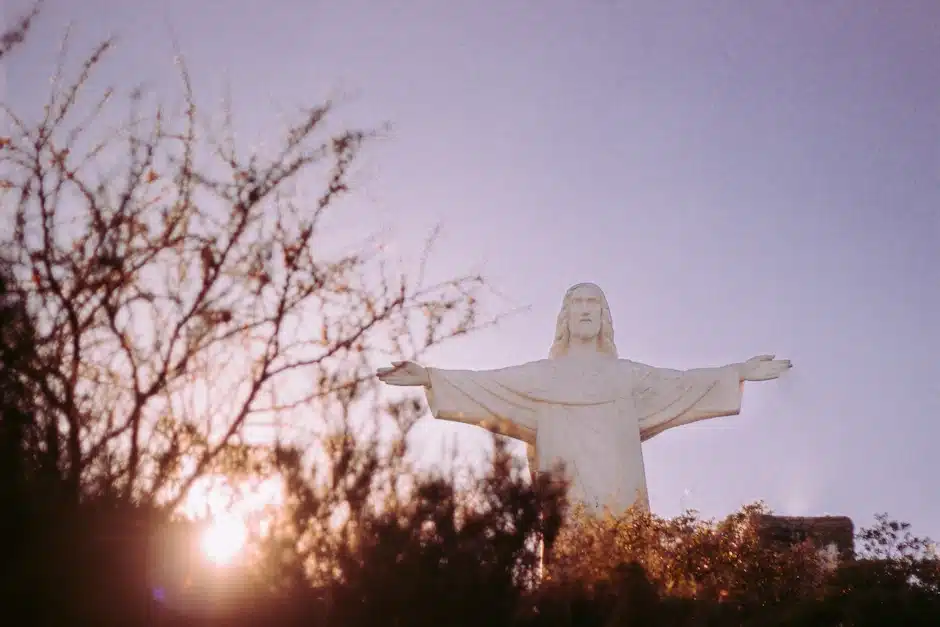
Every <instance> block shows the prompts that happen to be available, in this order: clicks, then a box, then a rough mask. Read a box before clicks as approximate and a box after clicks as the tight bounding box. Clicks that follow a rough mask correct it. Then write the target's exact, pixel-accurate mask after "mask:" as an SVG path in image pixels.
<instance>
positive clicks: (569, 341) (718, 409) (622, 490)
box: [377, 283, 790, 514]
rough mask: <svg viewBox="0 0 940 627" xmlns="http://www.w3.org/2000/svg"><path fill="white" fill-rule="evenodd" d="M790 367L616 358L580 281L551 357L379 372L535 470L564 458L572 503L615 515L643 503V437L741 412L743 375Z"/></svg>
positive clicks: (758, 377)
mask: <svg viewBox="0 0 940 627" xmlns="http://www.w3.org/2000/svg"><path fill="white" fill-rule="evenodd" d="M788 368H790V362H789V361H788V360H775V359H774V357H773V355H761V356H759V357H754V358H753V359H750V360H748V361H746V362H745V363H741V364H732V365H730V366H723V367H720V368H698V369H694V370H685V371H680V370H668V369H665V368H654V367H652V366H647V365H644V364H641V363H637V362H633V361H629V360H626V359H618V357H617V347H616V346H615V345H614V329H613V324H612V321H611V316H610V308H609V306H608V304H607V299H606V297H605V296H604V293H603V291H601V289H600V288H599V287H598V286H596V285H594V284H592V283H580V284H578V285H575V286H573V287H572V288H570V289H569V290H568V292H567V293H566V294H565V298H564V301H563V304H562V309H561V312H560V313H559V314H558V324H557V328H556V331H555V342H554V344H553V345H552V348H551V351H550V353H549V358H548V359H543V360H540V361H534V362H530V363H527V364H522V365H520V366H511V367H509V368H501V369H498V370H484V371H473V370H440V369H437V368H424V367H422V366H420V365H418V364H416V363H414V362H396V363H395V364H394V365H393V366H392V367H390V368H381V369H379V371H378V373H377V374H378V377H379V379H381V380H382V381H384V382H385V383H388V384H391V385H404V386H419V385H420V386H423V387H424V389H425V392H426V394H427V398H428V403H429V405H430V407H431V412H432V413H433V414H434V416H435V417H436V418H440V419H443V420H456V421H458V422H465V423H468V424H473V425H478V426H481V427H483V428H484V429H488V430H490V431H493V432H495V433H500V434H503V435H508V436H511V437H514V438H517V439H520V440H523V441H525V442H526V443H527V444H528V445H529V450H530V455H529V463H530V466H531V467H533V468H535V469H537V470H539V471H546V470H550V469H552V468H553V467H555V465H556V464H557V463H558V462H562V463H563V464H564V466H565V470H566V472H567V475H568V479H569V481H570V487H569V492H568V495H569V498H570V499H571V500H572V501H574V502H578V501H580V502H582V503H584V505H585V506H586V507H588V508H589V509H592V510H593V511H595V512H597V513H600V512H601V511H602V510H603V508H605V507H607V508H609V509H610V511H611V512H612V513H615V514H616V513H621V512H623V511H624V510H626V509H627V508H629V507H631V506H636V507H638V508H642V509H645V510H648V509H649V496H648V494H647V488H646V473H645V471H644V468H643V451H642V448H641V446H640V443H641V442H644V441H646V440H648V439H650V438H651V437H653V436H654V435H657V434H659V433H662V432H663V431H665V430H666V429H671V428H673V427H678V426H680V425H684V424H689V423H690V422H695V421H697V420H706V419H708V418H716V417H719V416H732V415H736V414H738V413H739V412H740V410H741V394H742V389H743V382H744V381H766V380H769V379H776V378H777V377H778V376H780V374H781V373H783V372H784V371H785V370H787V369H788ZM533 446H534V455H533V454H532V450H533Z"/></svg>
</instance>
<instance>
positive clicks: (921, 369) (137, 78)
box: [6, 0, 940, 536]
mask: <svg viewBox="0 0 940 627" xmlns="http://www.w3.org/2000/svg"><path fill="white" fill-rule="evenodd" d="M11 1H12V4H11V6H12V7H13V8H14V9H16V8H18V7H22V6H24V5H25V4H26V3H27V0H7V2H8V3H10V2H11ZM47 4H48V5H49V6H48V7H47V12H46V14H45V15H44V17H43V18H42V19H41V21H40V22H39V23H38V25H37V28H36V31H35V32H34V34H33V38H32V40H31V41H30V42H29V44H28V45H27V46H26V47H24V48H23V49H22V50H21V51H20V52H19V54H17V55H16V56H15V57H14V58H13V59H12V61H11V63H10V64H9V66H8V67H7V76H6V89H7V98H8V99H10V100H11V101H12V102H13V103H14V105H16V106H17V107H18V108H20V107H30V106H33V103H35V102H37V101H38V99H39V98H40V97H41V96H43V95H44V94H45V93H46V91H47V90H48V78H49V76H50V74H51V68H52V63H53V59H54V57H55V54H56V51H57V42H58V40H59V39H60V37H61V35H62V33H63V29H64V27H65V25H66V23H67V22H68V21H72V20H74V21H75V29H76V30H75V32H74V42H75V45H76V46H79V47H81V46H84V47H87V46H89V45H90V44H92V43H93V42H95V41H97V40H98V39H99V38H100V37H102V36H104V35H107V34H110V33H116V34H118V35H120V36H121V38H122V40H121V46H120V48H119V50H118V52H117V54H115V55H114V56H113V57H112V58H111V60H110V62H109V63H108V64H107V66H106V69H105V71H103V72H102V74H101V75H99V82H98V84H101V85H104V84H116V85H121V86H125V87H127V88H129V87H130V86H131V85H132V84H134V83H144V84H145V85H146V86H148V87H150V88H152V89H153V90H155V91H156V92H157V93H159V94H162V95H163V99H164V100H167V101H172V100H173V98H174V97H176V95H178V93H179V90H178V84H177V83H176V79H175V70H174V67H173V64H172V56H173V52H174V51H173V48H172V45H171V37H170V35H171V33H172V34H173V35H175V37H176V38H177V39H178V41H179V43H180V46H181V48H182V51H183V53H184V54H185V56H186V58H187V61H188V63H189V66H190V68H191V70H192V72H193V75H194V79H195V82H196V86H197V89H198V91H199V97H200V99H201V100H202V101H203V102H208V103H212V102H215V99H216V98H219V97H221V96H222V95H223V93H224V88H225V86H226V83H228V84H230V85H231V91H232V94H233V96H234V102H235V111H236V116H237V122H238V124H239V128H240V129H241V130H243V131H244V133H245V135H246V136H248V137H256V136H260V135H262V134H263V133H264V132H265V131H266V130H276V129H277V128H278V126H277V124H278V116H279V115H280V114H281V112H285V111H290V110H292V108H293V107H296V106H298V105H304V104H316V103H319V102H320V101H322V100H323V99H324V98H325V97H328V96H331V95H336V94H344V95H345V100H344V103H343V105H342V107H341V109H340V110H339V117H338V120H339V121H341V122H348V123H357V124H377V123H381V122H385V121H389V122H391V123H393V125H394V128H393V132H392V135H391V138H390V140H388V141H383V142H380V143H377V144H376V145H375V146H374V147H373V148H372V149H371V150H370V151H368V152H367V154H366V156H365V160H364V161H363V168H362V171H361V172H360V175H359V179H358V182H359V184H360V189H359V194H358V196H357V197H356V198H357V200H356V201H355V203H353V204H354V205H355V208H354V210H355V211H356V212H358V214H357V215H358V216H359V217H360V222H358V224H361V223H362V222H361V217H362V216H363V215H365V216H368V217H369V219H371V220H373V221H374V222H372V224H374V227H373V228H372V229H371V230H376V229H378V228H380V227H385V226H389V227H394V230H395V237H396V239H397V240H398V241H399V246H400V247H401V248H402V249H403V250H407V249H408V248H409V247H410V246H412V245H413V243H415V242H419V241H421V240H423V238H424V237H425V236H426V235H427V233H428V231H429V230H430V229H431V228H432V227H433V226H434V225H435V224H438V223H440V224H441V225H442V227H443V228H444V233H443V236H442V238H441V239H440V240H439V244H438V247H437V254H436V256H435V259H436V261H437V264H438V265H437V267H436V272H437V273H438V274H439V275H440V276H441V277H446V276H448V275H453V274H457V273H460V272H463V271H466V270H468V269H475V268H482V270H483V271H484V272H485V274H486V275H487V276H488V277H489V278H490V279H491V281H492V282H493V285H494V286H495V287H497V288H498V289H499V290H500V291H502V292H504V293H506V294H508V295H510V296H511V300H508V301H506V302H505V303H498V305H500V304H501V305H507V306H531V308H530V309H529V310H528V311H527V312H525V313H522V314H519V315H517V316H516V317H514V318H511V319H509V320H508V321H506V322H505V323H504V324H502V325H501V326H500V327H498V328H496V329H493V330H488V331H486V332H483V333H480V334H477V335H474V336H472V337H469V338H466V339H464V340H461V341H460V342H455V343H452V344H450V345H448V346H447V347H445V348H442V349H440V350H439V351H437V352H436V353H435V354H434V360H433V364H432V365H437V366H440V367H470V368H489V367H498V366H504V365H510V364H514V363H521V362H524V361H529V360H534V359H539V358H542V357H544V356H545V354H546V352H547V350H548V347H549V344H550V342H551V336H552V332H553V326H554V318H555V315H556V313H557V309H558V307H559V305H560V299H561V296H562V294H563V292H564V290H565V289H566V288H567V287H568V286H569V285H571V284H572V283H575V282H578V281H596V282H597V283H599V284H600V285H601V286H602V287H603V288H604V289H605V291H606V293H607V296H608V298H609V300H610V304H611V307H612V310H613V315H614V324H615V329H616V333H617V336H616V337H617V343H618V347H619V350H620V354H621V356H623V357H627V358H630V359H635V360H639V361H643V362H645V363H650V364H653V365H661V366H667V367H674V368H689V367H696V366H706V365H721V364H723V363H730V362H733V361H740V360H744V359H746V358H748V357H751V356H753V355H756V354H760V353H765V352H775V353H777V354H778V355H780V356H781V357H787V358H790V359H792V360H793V361H794V363H795V368H794V370H793V371H792V372H791V373H790V376H788V377H787V378H786V379H785V380H781V381H777V382H771V383H761V384H750V385H749V386H748V388H747V389H746V393H745V400H744V407H743V411H742V415H741V416H738V417H733V418H724V419H718V420H715V421H709V422H705V423H699V424H696V425H692V426H688V427H685V428H682V429H678V430H675V431H671V432H667V433H666V434H663V435H661V436H658V437H657V438H656V439H655V440H653V441H651V442H650V443H648V444H647V445H646V447H645V456H646V465H647V473H648V475H649V483H650V492H651V498H652V505H653V508H654V510H655V511H657V512H659V513H662V514H666V515H672V514H676V513H678V512H679V511H681V510H682V509H684V508H686V507H693V508H696V509H698V510H700V511H701V512H702V513H703V514H705V515H707V516H719V515H723V514H725V513H728V512H729V511H731V510H733V509H736V508H738V507H739V506H740V505H742V504H743V503H746V502H750V501H753V500H756V499H760V498H762V499H764V500H766V501H767V502H768V503H769V505H770V506H771V507H772V508H774V509H775V510H777V511H779V512H781V513H787V514H822V513H825V512H828V513H837V514H848V515H850V516H853V517H854V518H856V520H857V521H858V522H859V523H862V524H867V523H868V522H869V521H870V517H871V515H872V514H873V513H874V512H878V511H888V512H889V513H891V514H892V515H893V516H895V517H897V518H901V519H904V520H909V521H911V522H913V523H914V524H915V529H916V530H919V531H921V532H924V533H927V534H929V535H932V536H940V499H938V498H937V494H938V488H937V478H938V477H940V462H938V461H937V460H938V450H940V449H938V444H940V438H938V436H940V384H938V381H940V361H938V358H937V356H938V354H940V330H938V318H940V317H938V314H940V244H938V241H940V187H938V183H940V179H938V175H940V64H938V63H937V61H936V60H937V59H938V58H940V3H938V2H936V0H924V1H920V2H917V1H913V0H909V1H907V2H903V3H896V2H889V1H887V0H880V1H877V2H875V1H867V2H862V1H860V0H851V1H850V0H838V1H837V0H826V1H821V0H804V1H797V0H790V1H788V2H741V1H740V0H736V1H731V0H723V1H718V0H712V1H710V2H701V1H698V0H688V1H686V2H677V1H666V0H645V1H642V2H639V1H626V0H579V1H574V0H540V1H535V0H486V1H484V0H475V1H473V2H470V1H457V0H453V1H449V2H442V1H439V0H438V1H432V0H397V1H392V0H381V1H380V0H371V1H365V0H319V1H309V0H305V1H300V0H294V1H289V0H268V1H267V2H261V1H260V0H258V1H254V2H252V1H249V0H212V1H209V0H203V1H200V2H192V1H191V0H167V1H163V2H156V1H152V0H151V1H148V2H144V1H142V0H111V1H107V0H82V2H77V1H72V0H50V1H49V2H48V3H47ZM79 7H81V10H79ZM8 11H9V9H8ZM367 234H368V233H367V232H365V231H363V232H362V235H367ZM420 433H421V437H422V438H423V439H424V441H425V442H426V444H427V446H429V447H437V446H438V445H439V444H438V438H453V437H457V438H459V439H460V440H461V441H463V442H464V443H465V444H466V446H465V447H464V450H466V451H467V452H468V454H472V452H473V451H474V450H477V451H479V450H483V448H484V447H485V445H486V443H487V441H488V436H487V435H486V434H484V433H482V432H480V431H478V430H476V429H474V428H472V427H465V426H456V425H449V424H447V423H442V422H438V423H435V422H432V421H430V420H428V421H427V424H422V425H421V432H420Z"/></svg>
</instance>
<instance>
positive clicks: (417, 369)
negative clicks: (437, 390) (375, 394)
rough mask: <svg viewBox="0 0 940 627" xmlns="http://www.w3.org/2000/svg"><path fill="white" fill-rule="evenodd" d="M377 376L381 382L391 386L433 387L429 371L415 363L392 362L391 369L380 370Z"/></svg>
mask: <svg viewBox="0 0 940 627" xmlns="http://www.w3.org/2000/svg"><path fill="white" fill-rule="evenodd" d="M375 374H376V376H377V377H378V378H379V380H380V381H382V382H383V383H387V384H389V385H402V386H406V387H407V386H415V385H423V386H424V387H431V378H430V377H429V376H428V371H427V369H425V368H424V367H423V366H420V365H418V364H416V363H415V362H413V361H395V362H392V367H391V368H379V369H378V370H377V371H376V373H375Z"/></svg>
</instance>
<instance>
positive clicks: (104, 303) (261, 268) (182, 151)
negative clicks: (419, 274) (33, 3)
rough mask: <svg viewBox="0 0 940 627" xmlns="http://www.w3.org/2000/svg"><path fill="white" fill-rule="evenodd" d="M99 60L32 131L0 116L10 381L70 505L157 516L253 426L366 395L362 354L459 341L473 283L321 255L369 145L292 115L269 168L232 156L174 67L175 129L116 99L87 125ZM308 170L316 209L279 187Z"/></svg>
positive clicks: (29, 124) (29, 123) (55, 97)
mask: <svg viewBox="0 0 940 627" xmlns="http://www.w3.org/2000/svg"><path fill="white" fill-rule="evenodd" d="M111 49H112V42H110V41H106V42H104V43H102V44H101V45H99V46H98V47H96V48H95V49H94V50H92V51H91V53H90V54H89V55H88V56H87V57H86V59H85V61H84V63H83V64H82V66H81V69H80V70H79V72H78V76H77V77H76V78H75V79H74V80H72V81H71V82H68V81H66V80H65V79H64V78H63V76H64V72H63V71H62V68H60V70H59V72H57V76H59V77H60V78H59V79H58V80H57V82H56V88H55V89H54V91H53V93H52V96H51V98H50V100H49V102H48V105H47V106H46V107H45V108H44V112H43V114H42V115H41V116H39V117H38V118H35V119H34V118H32V117H30V116H28V115H25V114H19V113H17V112H13V111H10V110H7V112H6V114H7V117H8V118H9V120H10V121H11V123H12V126H13V128H14V129H15V133H14V135H13V136H11V137H4V138H0V163H2V165H3V170H4V172H7V173H8V174H5V175H4V176H5V178H4V179H3V180H2V181H0V186H2V188H3V189H2V190H0V192H2V203H3V206H4V210H5V212H7V214H8V215H11V216H13V219H14V224H13V228H12V234H11V236H10V237H9V238H8V241H7V242H6V248H7V250H8V251H9V255H10V259H11V263H12V265H13V271H12V281H13V283H14V285H13V286H12V288H13V290H14V291H16V292H17V293H18V294H20V295H21V297H22V298H23V301H24V302H25V303H26V306H27V309H28V310H29V313H30V315H31V316H32V317H33V318H34V319H35V321H36V328H37V338H36V343H37V351H38V357H37V359H36V360H35V361H34V362H33V363H32V364H31V366H30V368H28V369H26V370H24V372H23V373H22V374H23V376H26V377H27V378H28V379H29V381H30V384H31V385H32V386H34V388H35V390H36V409H37V416H38V419H39V420H40V421H41V422H42V425H43V428H45V429H46V430H47V431H49V432H53V433H55V434H56V436H55V439H56V446H57V449H56V451H55V455H56V460H55V463H56V465H57V467H59V468H61V469H62V472H63V474H64V479H65V483H66V486H67V492H68V493H69V494H71V495H72V498H73V499H76V500H78V499H80V498H81V497H82V495H83V494H86V493H87V492H88V491H89V490H92V491H97V492H102V493H103V492H108V493H114V494H119V495H120V496H121V498H123V499H124V500H126V501H140V502H145V503H156V502H159V503H162V504H165V505H166V506H168V507H170V508H172V507H173V506H175V505H176V504H178V503H180V502H181V501H182V499H183V498H185V495H186V494H187V492H188V490H189V489H190V488H191V487H192V485H193V483H194V482H195V481H196V480H197V479H198V478H199V477H202V476H205V475H207V474H212V473H216V472H219V471H220V470H222V469H226V468H227V469H231V466H232V464H231V462H232V460H233V459H245V456H246V455H248V454H249V453H250V449H246V448H245V446H244V444H243V442H242V439H241V435H242V433H243V431H244V428H245V426H246V425H248V424H249V423H251V422H252V421H253V420H264V421H267V422H271V421H274V420H277V419H280V420H282V421H283V420H286V419H287V418H286V415H287V414H289V413H290V412H291V410H299V409H305V410H307V411H308V412H312V415H319V416H328V415H330V414H331V413H334V409H335V404H336V403H337V402H339V401H341V400H342V399H344V398H349V399H355V398H360V397H361V396H362V393H363V388H364V387H369V386H371V385H373V383H372V372H373V370H374V367H373V363H372V362H373V361H374V360H375V359H377V358H383V356H388V355H394V356H399V355H409V356H414V355H416V354H419V353H421V352H422V351H423V350H425V349H427V348H428V347H430V346H432V345H434V344H437V343H438V342H440V341H442V340H444V339H446V338H447V337H450V336H452V335H454V334H460V333H465V332H467V331H469V330H471V329H472V328H474V327H475V326H476V325H477V317H476V299H475V297H474V293H475V292H476V291H477V290H478V288H479V287H480V285H481V280H480V279H479V278H478V277H474V276H467V277H460V278H457V279H454V280H452V281H447V282H444V283H440V284H435V285H426V284H419V283H416V282H414V281H411V280H409V279H408V277H407V276H406V275H404V274H402V273H400V272H395V271H392V270H391V269H390V267H389V266H388V265H387V263H386V261H385V260H384V259H383V258H382V257H381V255H380V253H379V251H377V250H370V249H368V248H365V249H362V250H360V251H358V252H357V251H353V252H349V253H346V254H339V255H336V254H332V255H331V254H327V253H326V252H325V251H326V250H328V249H329V248H330V246H327V245H326V242H324V241H322V238H321V236H320V235H319V225H320V223H321V221H322V219H323V217H324V216H325V215H327V214H328V213H330V212H337V211H340V210H341V209H340V208H339V207H340V204H339V201H340V200H341V198H342V197H343V196H344V195H346V194H347V193H348V192H349V184H348V177H349V174H350V172H351V169H352V168H353V167H354V164H355V160H356V156H357V155H358V154H359V152H360V150H361V149H362V147H363V145H364V143H365V142H367V141H368V140H369V139H370V138H371V137H373V136H374V135H375V132H374V131H372V130H351V131H346V132H341V133H339V134H336V135H324V134H323V132H322V130H321V129H322V127H323V125H324V120H326V119H327V117H328V116H329V115H330V112H331V105H330V104H329V103H327V104H325V105H321V106H316V107H313V108H310V109H308V110H306V111H303V112H301V113H300V114H299V115H298V118H297V120H296V122H295V123H294V124H292V125H291V126H290V127H289V128H287V129H286V130H285V132H284V134H283V136H282V140H281V142H280V144H279V145H278V147H277V148H276V149H275V150H273V151H272V152H271V154H270V155H262V154H260V153H254V154H246V155H243V154H241V153H240V152H239V150H237V149H236V147H235V145H234V144H233V143H231V142H226V141H216V140H215V139H214V136H213V135H212V134H210V133H209V132H208V131H205V130H203V129H202V128H201V127H200V125H199V124H198V123H197V116H196V102H195V97H194V95H193V91H192V87H191V84H190V80H189V76H188V73H187V71H186V69H185V67H183V66H181V76H182V78H183V81H182V84H183V87H184V94H185V100H186V103H187V104H186V107H185V111H184V112H183V114H182V115H181V116H179V117H176V118H174V117H173V116H171V115H169V114H168V113H167V112H166V111H164V110H162V109H156V110H154V111H150V112H145V111H144V106H143V97H142V95H141V94H140V93H135V94H134V95H133V97H132V99H131V117H130V120H129V121H128V122H127V123H126V124H124V125H122V126H121V127H120V128H119V129H118V131H117V132H114V133H103V132H100V131H99V130H98V129H99V126H100V122H101V121H102V120H104V119H107V117H106V116H107V114H108V112H109V111H110V100H111V91H110V90H109V91H107V92H106V93H104V94H103V95H102V97H101V98H100V100H98V101H96V102H93V103H92V106H91V108H90V110H91V114H90V115H80V113H79V103H80V101H81V99H80V98H79V94H80V93H81V92H82V88H83V87H84V86H85V85H86V84H87V82H88V79H89V77H90V76H91V75H92V73H93V72H94V70H95V69H96V67H97V66H98V65H99V64H100V63H102V62H103V60H104V59H105V58H106V57H107V55H108V54H109V53H110V52H111ZM65 56H66V55H65V54H64V55H63V59H64V58H65ZM318 172H325V181H324V182H323V185H322V189H321V191H320V192H319V195H318V196H317V197H315V198H313V199H310V200H306V199H301V198H300V197H297V196H294V195H292V194H291V193H290V189H289V187H288V186H289V185H292V184H294V183H297V182H302V183H309V182H310V179H311V177H312V176H315V175H316V174H317V173H318ZM291 388H293V389H294V390H296V391H295V392H293V393H289V392H288V390H291ZM295 415H296V414H295ZM307 415H311V414H307Z"/></svg>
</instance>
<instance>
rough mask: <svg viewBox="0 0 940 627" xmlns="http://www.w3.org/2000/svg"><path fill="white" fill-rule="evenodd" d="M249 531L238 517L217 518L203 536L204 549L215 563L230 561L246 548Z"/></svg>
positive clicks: (223, 563) (221, 563)
mask: <svg viewBox="0 0 940 627" xmlns="http://www.w3.org/2000/svg"><path fill="white" fill-rule="evenodd" d="M247 537H248V531H247V530H246V529H245V525H244V523H243V522H241V521H239V520H236V519H231V518H229V519H221V520H216V521H215V522H213V523H212V525H211V526H210V527H209V528H208V529H206V531H205V532H204V533H203V536H202V550H203V552H204V553H205V554H206V557H208V558H209V560H211V561H212V562H213V563H215V564H218V565H225V564H228V563H230V562H231V561H232V560H233V559H234V558H235V556H237V555H238V553H239V552H240V551H241V550H242V549H243V548H244V546H245V541H246V540H247Z"/></svg>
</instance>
